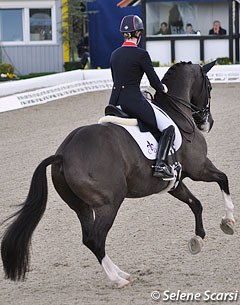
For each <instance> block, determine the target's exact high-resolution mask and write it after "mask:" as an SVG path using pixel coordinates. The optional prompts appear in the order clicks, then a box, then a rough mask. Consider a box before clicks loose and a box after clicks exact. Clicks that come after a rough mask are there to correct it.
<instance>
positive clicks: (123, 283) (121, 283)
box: [116, 279, 131, 289]
mask: <svg viewBox="0 0 240 305" xmlns="http://www.w3.org/2000/svg"><path fill="white" fill-rule="evenodd" d="M130 283H131V282H130V281H127V280H125V279H121V280H119V281H118V283H117V285H116V286H117V288H119V289H120V288H126V287H128V286H129V285H130Z"/></svg>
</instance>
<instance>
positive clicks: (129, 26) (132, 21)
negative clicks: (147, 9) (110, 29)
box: [120, 15, 144, 33]
mask: <svg viewBox="0 0 240 305" xmlns="http://www.w3.org/2000/svg"><path fill="white" fill-rule="evenodd" d="M143 30H144V26H143V22H142V19H141V18H140V17H138V16H137V15H127V16H125V17H123V19H122V21H121V24H120V32H121V33H135V32H136V31H143Z"/></svg>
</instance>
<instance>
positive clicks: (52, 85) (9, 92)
mask: <svg viewBox="0 0 240 305" xmlns="http://www.w3.org/2000/svg"><path fill="white" fill-rule="evenodd" d="M155 69H156V72H157V74H158V75H159V77H160V78H162V77H163V76H164V74H165V73H166V71H167V70H168V67H160V68H155ZM208 77H209V79H210V80H211V82H212V83H232V82H240V65H226V66H215V67H214V68H212V70H211V71H210V72H209V73H208ZM148 87H149V83H148V80H147V78H146V77H144V78H143V80H142V83H141V88H142V89H143V90H144V89H147V88H148ZM111 88H112V80H111V71H110V69H100V70H75V71H69V72H63V73H58V74H53V75H47V76H42V77H36V78H32V79H27V80H18V81H6V82H2V83H0V112H5V111H10V110H15V109H20V108H24V107H28V106H34V105H38V104H43V103H47V102H50V101H53V100H57V99H60V98H65V97H68V96H72V95H77V94H81V93H87V92H93V91H100V90H109V89H111Z"/></svg>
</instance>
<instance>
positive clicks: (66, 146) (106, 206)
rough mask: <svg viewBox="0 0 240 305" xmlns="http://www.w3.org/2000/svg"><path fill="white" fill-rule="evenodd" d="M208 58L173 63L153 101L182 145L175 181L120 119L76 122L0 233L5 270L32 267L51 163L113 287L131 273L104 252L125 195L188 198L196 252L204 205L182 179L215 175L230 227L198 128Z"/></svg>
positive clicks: (206, 104)
mask: <svg viewBox="0 0 240 305" xmlns="http://www.w3.org/2000/svg"><path fill="white" fill-rule="evenodd" d="M213 65H214V63H210V64H207V65H204V66H203V67H201V66H199V65H196V64H192V63H178V64H176V65H174V66H173V67H171V68H170V69H169V70H168V71H167V73H166V74H165V76H164V78H163V83H165V84H166V85H167V87H168V88H169V93H168V94H167V95H162V96H156V100H155V103H160V104H161V106H162V107H163V108H164V107H165V108H166V109H165V111H166V112H169V114H170V116H171V117H172V118H173V120H174V121H175V122H176V124H177V125H178V126H179V128H180V130H181V133H182V145H181V147H180V149H179V150H178V151H177V153H176V156H177V160H178V161H179V162H180V163H181V165H182V174H181V178H180V181H179V182H178V184H177V185H176V186H175V188H170V183H171V182H169V181H168V182H167V181H163V180H161V179H159V178H156V177H153V173H152V165H153V164H154V161H152V160H148V159H147V158H145V157H144V155H143V154H142V152H141V150H140V149H139V147H138V145H137V144H136V142H135V141H134V139H133V138H132V137H131V136H130V135H129V134H128V133H127V131H126V130H125V129H123V128H122V127H121V126H118V125H115V124H110V123H104V124H94V125H89V126H83V127H80V128H77V129H76V130H74V131H72V132H71V133H70V134H69V135H68V136H67V137H66V139H65V140H64V141H63V143H62V144H61V145H60V147H59V148H58V150H57V152H56V153H55V154H54V155H52V156H50V157H48V158H46V159H44V160H43V161H42V162H41V163H40V164H39V165H38V167H37V168H36V170H35V172H34V174H33V177H32V181H31V185H30V190H29V193H28V196H27V199H26V200H25V202H24V203H23V204H22V207H21V209H20V210H19V211H18V212H16V213H15V214H14V215H13V216H15V219H14V221H13V222H12V223H11V224H10V225H9V227H8V228H7V230H6V232H5V233H4V235H3V239H2V243H1V256H2V261H3V266H4V271H5V274H6V277H7V278H10V279H11V280H21V279H22V280H23V279H25V277H26V272H27V271H28V270H29V263H30V258H29V247H30V243H31V238H32V234H33V231H34V230H35V228H36V226H37V225H38V223H39V221H40V219H41V217H42V215H43V213H44V211H45V208H46V203H47V189H48V187H47V177H46V168H47V166H48V165H52V180H53V184H54V186H55V189H56V191H57V192H58V194H59V195H60V197H61V198H62V199H63V200H64V201H65V202H66V203H67V204H68V205H69V207H70V208H71V209H73V210H74V211H75V212H76V214H77V217H78V218H79V220H80V223H81V226H82V239H83V243H84V245H86V246H87V247H88V248H89V249H90V250H91V251H92V252H93V253H94V254H95V256H96V257H97V259H98V261H99V263H100V264H101V265H102V267H103V269H104V271H105V272H106V274H107V276H108V278H109V279H110V280H111V281H112V282H113V283H114V284H116V285H117V287H123V286H126V285H128V284H129V278H130V275H129V274H128V273H125V272H123V271H122V270H120V269H119V268H118V267H117V266H116V265H115V264H114V263H113V262H112V261H111V259H110V258H109V256H108V255H107V254H106V252H105V242H106V238H107V234H108V232H109V230H110V228H111V227H112V225H113V222H114V219H115V217H116V215H117V212H118V209H119V207H120V205H121V203H122V202H123V200H124V198H139V197H144V196H148V195H151V194H155V193H159V192H161V191H163V190H165V191H168V192H169V194H171V195H172V196H174V197H176V198H178V199H179V200H181V201H183V202H185V203H186V204H187V205H188V206H189V207H190V209H191V210H192V212H193V214H194V216H195V234H196V236H194V237H193V238H192V239H191V240H190V242H189V249H190V251H191V252H192V253H193V254H196V253H198V252H199V251H200V249H201V246H202V243H203V239H204V237H205V231H204V228H203V222H202V205H201V203H200V201H199V200H198V199H197V198H196V197H195V196H194V195H193V194H192V193H191V192H190V191H189V190H188V188H187V187H186V185H185V184H184V183H183V179H184V178H185V177H189V178H191V179H192V180H194V181H206V182H217V183H218V185H219V187H220V189H221V191H222V194H223V199H224V204H225V208H226V215H225V216H224V218H223V219H222V222H221V228H222V230H223V231H224V232H225V233H226V234H233V228H234V223H235V221H234V217H233V203H232V200H231V197H230V193H229V186H228V179H227V176H226V175H225V174H224V173H223V172H221V171H219V170H218V169H217V168H216V167H215V166H214V165H213V164H212V162H211V161H210V160H209V159H208V158H207V144H206V141H205V138H204V136H203V135H202V133H201V130H204V131H209V130H210V129H211V126H212V124H213V119H212V116H211V113H210V91H211V84H210V81H209V79H208V77H207V75H206V73H207V72H208V71H209V70H210V69H211V67H212V66H213Z"/></svg>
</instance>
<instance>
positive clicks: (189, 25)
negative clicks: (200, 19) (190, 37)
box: [186, 23, 197, 34]
mask: <svg viewBox="0 0 240 305" xmlns="http://www.w3.org/2000/svg"><path fill="white" fill-rule="evenodd" d="M186 34H197V32H196V31H194V29H193V27H192V24H191V23H187V25H186Z"/></svg>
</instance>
